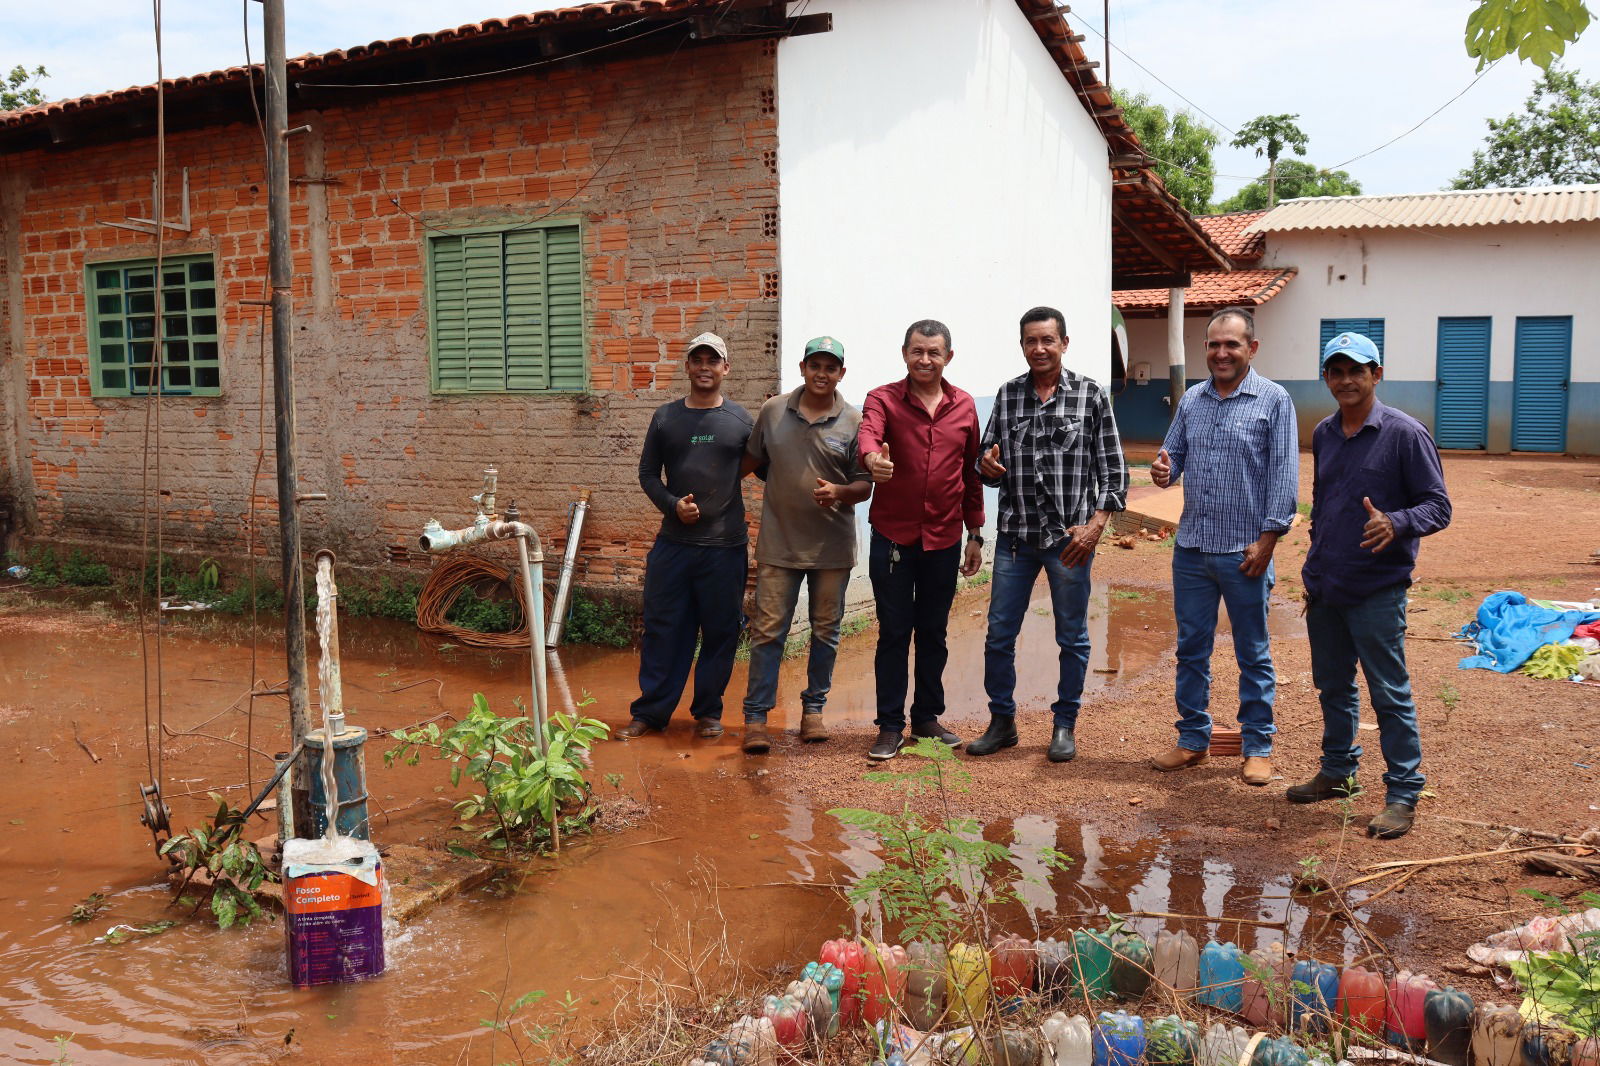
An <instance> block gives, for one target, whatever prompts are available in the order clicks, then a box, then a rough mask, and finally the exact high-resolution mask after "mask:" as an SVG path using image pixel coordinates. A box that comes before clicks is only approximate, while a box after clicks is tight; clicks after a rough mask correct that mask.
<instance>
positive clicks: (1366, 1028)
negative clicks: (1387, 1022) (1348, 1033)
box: [1335, 966, 1389, 1036]
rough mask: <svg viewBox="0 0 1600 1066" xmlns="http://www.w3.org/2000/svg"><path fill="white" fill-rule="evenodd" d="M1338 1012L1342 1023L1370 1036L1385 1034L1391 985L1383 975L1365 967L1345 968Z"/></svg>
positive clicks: (1341, 978) (1341, 977)
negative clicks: (1384, 1022) (1384, 1025)
mask: <svg viewBox="0 0 1600 1066" xmlns="http://www.w3.org/2000/svg"><path fill="white" fill-rule="evenodd" d="M1335 1013H1337V1014H1338V1016H1339V1020H1340V1022H1342V1023H1343V1024H1345V1025H1347V1026H1349V1027H1350V1028H1352V1029H1357V1030H1360V1031H1361V1032H1363V1033H1366V1034H1368V1035H1369V1036H1379V1035H1381V1034H1382V1032H1383V1020H1384V1018H1385V1017H1387V1016H1388V1013H1389V986H1388V985H1387V983H1385V981H1384V979H1383V975H1382V974H1380V973H1379V972H1378V971H1376V970H1368V969H1366V968H1365V967H1362V966H1350V967H1346V969H1345V971H1344V973H1342V974H1340V975H1339V1002H1338V1006H1337V1009H1336V1011H1335Z"/></svg>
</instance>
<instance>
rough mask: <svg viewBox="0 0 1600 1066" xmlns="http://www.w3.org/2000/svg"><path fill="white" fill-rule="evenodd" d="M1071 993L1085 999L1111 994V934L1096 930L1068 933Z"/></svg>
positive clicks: (1101, 997)
mask: <svg viewBox="0 0 1600 1066" xmlns="http://www.w3.org/2000/svg"><path fill="white" fill-rule="evenodd" d="M1072 965H1073V971H1072V978H1073V991H1072V994H1073V995H1074V996H1077V997H1083V998H1088V999H1105V998H1106V997H1107V996H1109V995H1111V934H1109V933H1106V932H1102V931H1101V930H1098V929H1074V930H1073V931H1072Z"/></svg>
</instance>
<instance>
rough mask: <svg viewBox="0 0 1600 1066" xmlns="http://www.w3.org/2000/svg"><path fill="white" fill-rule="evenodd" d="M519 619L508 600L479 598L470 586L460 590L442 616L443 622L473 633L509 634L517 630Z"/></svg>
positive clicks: (517, 613)
mask: <svg viewBox="0 0 1600 1066" xmlns="http://www.w3.org/2000/svg"><path fill="white" fill-rule="evenodd" d="M521 617H522V613H521V612H520V611H519V610H518V609H517V607H516V605H515V604H513V603H512V602H511V601H510V600H497V599H494V598H493V597H490V596H479V595H478V593H477V591H476V590H475V589H473V588H471V587H470V586H469V587H467V588H464V589H462V590H461V593H460V595H458V596H457V597H456V602H454V603H452V604H451V605H450V610H448V611H446V612H445V616H444V618H445V621H447V622H451V623H453V624H455V625H458V626H460V627H461V628H462V629H470V630H472V631H473V632H475V633H509V632H511V631H512V630H513V629H515V628H517V622H518V621H519V620H520V619H521Z"/></svg>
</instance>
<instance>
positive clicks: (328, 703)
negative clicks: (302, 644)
mask: <svg viewBox="0 0 1600 1066" xmlns="http://www.w3.org/2000/svg"><path fill="white" fill-rule="evenodd" d="M316 561H317V637H318V639H319V641H320V642H321V651H322V654H321V657H320V658H319V659H318V660H317V682H318V685H317V694H318V697H319V702H320V703H321V704H322V798H323V803H324V805H325V806H326V807H327V819H328V825H327V830H326V833H325V835H326V836H327V838H328V839H329V840H332V839H333V838H334V837H335V836H337V835H338V819H337V815H338V813H339V786H338V781H337V778H336V776H335V774H334V748H333V742H334V740H335V739H336V738H337V737H338V736H339V735H340V734H341V733H343V732H344V683H343V681H342V679H341V677H340V669H339V611H338V606H339V586H338V585H337V584H336V583H335V582H334V579H333V562H334V556H333V552H331V551H329V550H328V549H327V548H323V549H321V550H320V551H318V552H317V555H316Z"/></svg>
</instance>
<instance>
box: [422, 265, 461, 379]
mask: <svg viewBox="0 0 1600 1066" xmlns="http://www.w3.org/2000/svg"><path fill="white" fill-rule="evenodd" d="M465 243H466V241H465V238H463V237H455V236H450V237H439V238H436V239H435V240H434V242H433V322H432V323H431V324H430V325H431V328H432V330H433V350H434V355H433V367H434V370H433V377H434V387H435V388H436V389H438V390H439V391H440V392H465V391H466V389H467V302H466V286H465V284H464V277H465V275H464V273H463V270H462V264H463V262H464V261H465V256H464V251H465Z"/></svg>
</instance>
